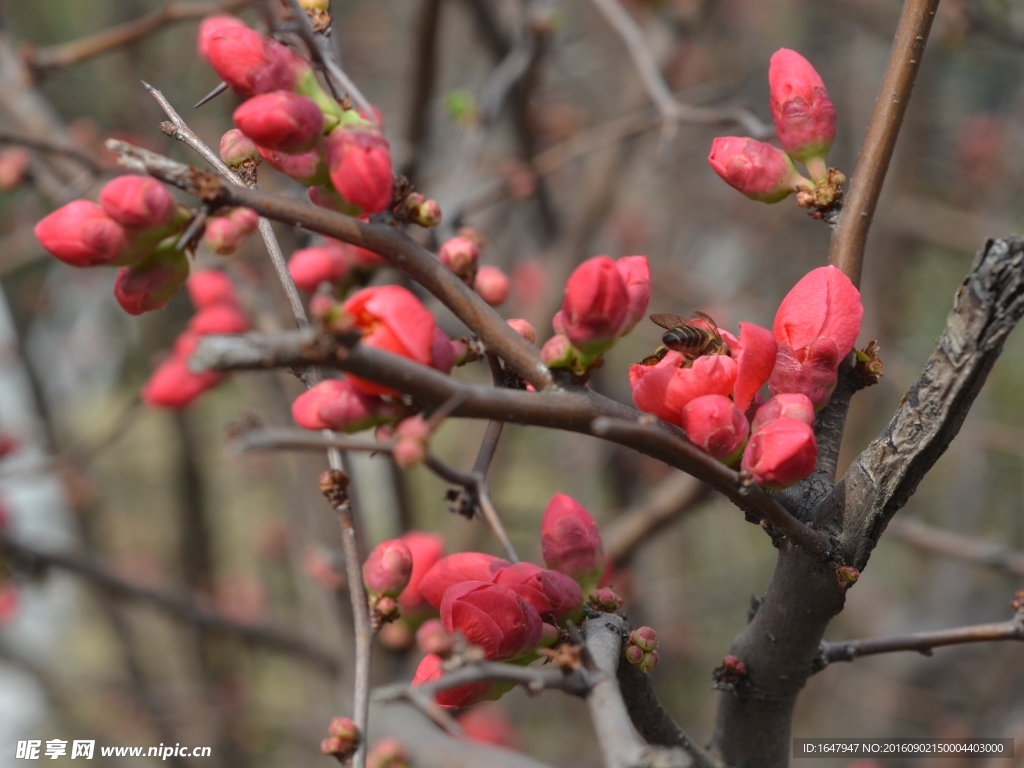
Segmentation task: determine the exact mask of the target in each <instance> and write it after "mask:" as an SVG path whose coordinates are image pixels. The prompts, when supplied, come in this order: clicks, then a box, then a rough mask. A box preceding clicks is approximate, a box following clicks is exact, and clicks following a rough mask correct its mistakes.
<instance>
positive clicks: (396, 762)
mask: <svg viewBox="0 0 1024 768" xmlns="http://www.w3.org/2000/svg"><path fill="white" fill-rule="evenodd" d="M366 768H409V755H408V753H407V752H406V751H405V747H403V746H402V742H400V741H399V740H398V739H390V738H389V739H381V740H380V741H378V742H377V743H376V744H374V745H373V748H372V749H371V750H370V751H369V752H368V753H367V754H366Z"/></svg>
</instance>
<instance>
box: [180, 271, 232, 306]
mask: <svg viewBox="0 0 1024 768" xmlns="http://www.w3.org/2000/svg"><path fill="white" fill-rule="evenodd" d="M188 296H189V298H190V299H192V304H193V305H194V306H195V308H196V309H205V308H206V307H212V306H214V305H215V304H227V305H229V306H235V305H236V304H237V303H238V297H237V295H236V294H235V285H234V283H232V282H231V278H230V277H228V276H227V275H225V274H224V273H223V272H220V271H218V270H216V269H203V270H200V271H198V272H193V273H192V276H191V277H190V278H189V279H188Z"/></svg>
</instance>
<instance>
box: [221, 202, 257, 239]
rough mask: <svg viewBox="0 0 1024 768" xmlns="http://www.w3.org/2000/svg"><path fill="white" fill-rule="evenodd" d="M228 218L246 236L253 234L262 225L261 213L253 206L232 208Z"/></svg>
mask: <svg viewBox="0 0 1024 768" xmlns="http://www.w3.org/2000/svg"><path fill="white" fill-rule="evenodd" d="M228 218H229V219H231V221H232V222H233V223H234V225H235V226H236V227H238V230H239V231H240V232H241V233H242V235H243V236H244V237H248V236H249V235H251V234H253V233H254V232H255V231H256V229H257V227H259V225H260V215H259V214H258V213H256V211H254V210H253V209H252V208H232V209H231V212H230V213H229V214H228Z"/></svg>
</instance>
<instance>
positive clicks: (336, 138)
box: [327, 123, 394, 214]
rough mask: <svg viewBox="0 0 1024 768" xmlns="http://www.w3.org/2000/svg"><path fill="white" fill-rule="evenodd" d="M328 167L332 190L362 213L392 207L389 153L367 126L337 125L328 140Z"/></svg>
mask: <svg viewBox="0 0 1024 768" xmlns="http://www.w3.org/2000/svg"><path fill="white" fill-rule="evenodd" d="M327 167H328V169H329V172H330V175H331V183H332V184H333V185H334V189H335V190H336V191H337V192H338V194H339V195H341V197H342V198H343V199H344V200H345V202H346V203H348V204H349V205H353V206H356V207H357V208H359V209H361V211H362V212H363V213H367V214H369V213H377V211H383V210H385V209H386V208H387V207H388V206H390V205H391V187H392V184H393V181H394V179H393V176H392V171H391V149H390V147H389V146H388V143H387V141H386V140H385V139H384V137H383V136H382V135H381V133H380V131H378V130H377V129H376V128H374V127H373V126H372V125H370V124H369V123H356V124H350V125H340V126H338V127H337V128H335V129H334V130H333V131H331V133H330V135H329V136H328V137H327Z"/></svg>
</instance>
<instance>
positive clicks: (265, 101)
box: [234, 91, 324, 153]
mask: <svg viewBox="0 0 1024 768" xmlns="http://www.w3.org/2000/svg"><path fill="white" fill-rule="evenodd" d="M234 120H235V125H237V126H238V127H239V129H240V130H241V131H242V132H243V133H244V134H245V135H246V136H248V137H249V138H250V139H252V140H253V141H254V142H256V144H258V145H260V146H261V147H266V148H267V149H270V150H274V151H277V152H291V153H298V152H306V151H308V150H311V149H313V147H315V146H316V144H317V142H318V141H319V140H320V135H321V134H322V133H323V130H324V116H323V113H322V112H321V111H320V107H318V106H317V105H316V102H315V101H313V100H312V99H308V98H306V97H305V96H299V95H298V94H295V93H289V92H287V91H274V92H273V93H264V94H261V95H259V96H253V97H252V98H251V99H249V100H248V101H246V102H245V103H243V104H242V106H240V107H239V108H238V109H236V110H235V114H234Z"/></svg>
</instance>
